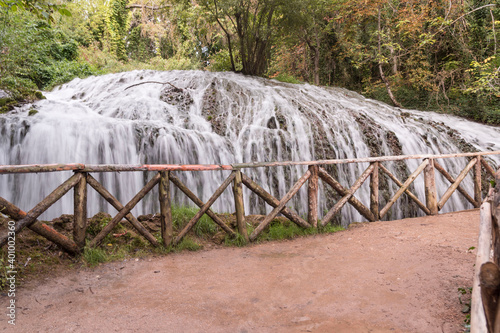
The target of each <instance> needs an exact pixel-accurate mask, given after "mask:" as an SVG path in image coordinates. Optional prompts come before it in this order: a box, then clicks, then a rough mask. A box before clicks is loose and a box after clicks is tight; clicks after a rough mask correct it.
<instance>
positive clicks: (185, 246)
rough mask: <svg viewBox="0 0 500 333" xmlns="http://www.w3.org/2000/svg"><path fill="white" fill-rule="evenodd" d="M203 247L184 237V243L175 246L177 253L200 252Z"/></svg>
mask: <svg viewBox="0 0 500 333" xmlns="http://www.w3.org/2000/svg"><path fill="white" fill-rule="evenodd" d="M202 248H203V246H201V245H200V244H198V243H196V242H195V241H194V240H192V239H191V238H190V237H187V236H186V237H184V238H183V239H182V241H181V242H180V243H179V244H177V246H175V248H174V250H175V251H176V252H179V251H183V250H188V251H198V250H201V249H202Z"/></svg>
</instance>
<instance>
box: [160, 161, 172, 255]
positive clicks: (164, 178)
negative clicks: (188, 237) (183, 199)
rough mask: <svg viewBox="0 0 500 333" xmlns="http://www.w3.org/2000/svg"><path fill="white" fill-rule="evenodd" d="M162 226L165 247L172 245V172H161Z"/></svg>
mask: <svg viewBox="0 0 500 333" xmlns="http://www.w3.org/2000/svg"><path fill="white" fill-rule="evenodd" d="M160 177H161V178H160V184H159V188H160V197H159V200H160V214H161V217H160V225H161V238H162V241H163V246H165V247H168V246H170V245H172V240H173V237H174V236H173V235H174V232H173V227H172V202H171V199H170V180H169V178H170V171H160Z"/></svg>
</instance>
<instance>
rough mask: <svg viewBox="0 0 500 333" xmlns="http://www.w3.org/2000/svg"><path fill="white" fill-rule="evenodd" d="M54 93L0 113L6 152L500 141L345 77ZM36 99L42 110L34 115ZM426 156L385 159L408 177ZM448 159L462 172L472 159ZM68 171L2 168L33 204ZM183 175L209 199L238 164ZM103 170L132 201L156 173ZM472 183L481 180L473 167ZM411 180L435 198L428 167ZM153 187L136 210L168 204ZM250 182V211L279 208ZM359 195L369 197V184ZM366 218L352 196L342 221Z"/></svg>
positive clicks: (101, 80)
mask: <svg viewBox="0 0 500 333" xmlns="http://www.w3.org/2000/svg"><path fill="white" fill-rule="evenodd" d="M151 81H154V82H159V83H152V82H151ZM146 82H149V83H146ZM167 82H168V84H167ZM139 83H143V84H139ZM160 83H163V84H160ZM137 84H139V85H137ZM44 94H45V96H46V97H47V99H45V100H41V101H38V102H36V103H34V104H32V105H26V106H23V107H22V108H19V109H17V110H14V111H12V112H10V113H8V114H3V115H0V134H1V135H0V164H6V165H9V164H44V163H89V164H142V163H148V164H156V163H162V164H163V163H165V164H230V163H235V162H251V161H259V162H264V161H287V160H290V161H307V160H315V159H334V158H339V159H343V158H357V157H369V156H375V155H380V156H382V155H398V154H442V153H458V152H463V151H487V150H500V139H499V138H500V128H497V127H491V126H486V125H480V124H476V123H472V122H468V121H465V120H462V119H459V118H456V117H451V116H446V115H440V114H435V113H431V112H419V111H410V110H400V109H396V108H393V107H390V106H387V105H385V104H383V103H380V102H377V101H373V100H368V99H365V98H364V97H362V96H360V95H358V94H356V93H353V92H350V91H348V90H344V89H338V88H324V87H316V86H312V85H308V84H301V85H294V84H286V83H281V82H277V81H273V80H266V79H261V78H254V77H245V76H242V75H239V74H234V73H210V72H202V71H171V72H156V71H133V72H127V73H120V74H110V75H105V76H99V77H90V78H87V79H75V80H73V81H71V82H69V83H67V84H64V85H62V86H60V87H57V88H56V89H54V90H53V91H52V92H46V93H44ZM33 109H34V110H37V111H38V112H37V113H36V114H34V115H31V116H30V115H29V111H30V110H33ZM32 113H33V112H32ZM420 162H421V161H419V160H408V161H406V162H400V163H387V164H385V165H386V167H388V168H389V169H390V170H392V171H394V172H395V173H397V174H398V177H399V178H400V179H401V180H402V181H404V180H405V179H406V177H407V175H408V172H410V173H411V172H413V171H414V170H415V169H416V167H417V166H418V164H419V163H420ZM490 162H492V163H496V165H500V157H498V156H497V157H491V159H490ZM440 163H442V164H443V165H444V166H445V168H446V169H447V170H448V171H449V172H450V173H451V174H453V175H454V176H457V175H458V173H459V172H460V171H461V170H462V169H463V168H464V167H465V165H466V163H467V160H466V159H453V160H441V161H440ZM367 166H368V164H349V165H342V166H339V167H336V168H329V171H330V172H332V173H333V174H334V175H335V177H336V178H337V179H338V180H339V181H340V182H341V183H342V184H343V185H344V186H348V187H350V185H352V183H353V182H354V181H355V179H356V178H357V177H358V176H359V175H360V174H361V173H362V172H363V171H364V169H365V168H366V167H367ZM305 170H306V167H277V168H273V169H267V168H259V169H253V170H245V171H244V172H245V173H246V174H248V175H249V176H250V177H252V178H253V179H254V180H256V181H257V182H258V183H259V184H260V185H261V186H263V187H264V188H266V189H267V190H268V191H270V192H271V193H272V194H273V195H274V196H276V197H278V198H280V197H282V196H283V195H284V194H285V193H286V192H287V191H288V189H289V188H290V187H291V186H292V185H293V183H294V182H295V181H296V180H297V179H298V178H299V177H300V176H301V175H302V174H303V173H304V172H305ZM70 175H71V173H70V172H59V173H50V174H37V175H35V174H19V175H0V196H2V197H5V198H6V199H7V200H10V201H12V202H13V203H15V204H16V205H18V206H19V207H21V208H22V209H24V210H29V209H31V208H32V207H33V206H34V205H35V204H36V203H38V202H39V201H40V200H41V199H42V198H43V197H44V196H46V195H47V194H48V193H50V191H52V190H53V189H54V188H55V187H57V186H58V185H59V184H61V183H62V182H63V181H64V180H65V179H67V178H68V177H69V176H70ZM178 175H179V176H180V177H181V179H182V180H183V181H184V182H185V183H186V184H187V185H188V187H189V188H190V189H192V190H193V191H194V192H195V193H196V194H197V195H198V196H199V197H200V198H201V199H202V200H203V201H206V200H207V199H208V198H209V197H210V196H211V194H212V193H213V192H214V191H215V189H216V188H217V187H218V186H219V185H220V184H221V183H222V181H223V180H224V178H225V177H227V175H228V171H210V172H201V173H200V172H184V173H178ZM94 176H95V177H96V178H97V179H98V180H99V181H100V182H102V183H103V185H104V186H105V187H106V188H107V189H109V190H110V192H111V193H113V194H114V195H115V196H116V197H117V198H118V199H119V200H120V201H121V202H122V203H123V204H125V203H126V202H128V200H130V199H131V198H132V196H133V195H134V194H135V193H137V192H138V191H139V190H140V189H141V188H142V186H144V184H145V182H146V181H147V179H149V178H150V177H151V176H152V173H143V172H123V173H106V174H94ZM320 184H321V182H320ZM437 186H438V189H439V191H440V195H441V194H442V193H443V192H444V191H445V190H446V189H447V188H448V184H447V182H446V181H445V180H444V179H442V178H441V177H438V179H437ZM463 186H464V187H465V188H466V189H468V190H470V191H471V190H472V186H473V185H472V181H471V179H470V177H468V178H467V179H466V181H465V182H464V185H463ZM385 187H386V191H385V194H384V198H382V203H381V204H384V200H387V198H388V196H389V195H390V194H391V193H394V192H395V191H396V190H397V187H396V186H395V185H393V184H392V185H391V184H389V185H387V184H386V185H385ZM412 190H413V191H414V192H415V193H416V194H417V196H418V197H419V198H420V199H421V200H422V201H424V202H425V196H424V188H423V180H422V176H420V177H419V178H417V180H416V182H415V185H414V187H413V188H412ZM155 191H157V189H154V191H153V192H152V193H151V194H149V195H148V196H147V197H146V198H145V200H143V201H142V202H141V203H140V204H139V205H138V206H137V207H136V208H135V209H134V211H133V212H134V213H135V214H137V215H139V214H143V213H154V212H157V211H158V210H159V208H158V203H157V192H155ZM320 191H321V193H320V198H321V200H320V207H319V210H320V215H322V214H324V212H325V210H327V209H328V208H329V207H331V205H332V203H334V202H335V200H336V199H335V198H334V197H332V193H331V191H330V190H327V189H326V188H325V187H324V186H323V185H320ZM244 194H245V206H246V210H247V214H250V213H251V214H254V213H265V212H266V211H267V212H268V211H270V207H269V206H266V205H264V204H262V202H260V201H259V200H258V199H257V198H256V197H255V196H254V195H251V192H250V191H249V190H245V192H244ZM306 194H307V191H306V189H305V187H304V188H303V189H302V190H301V191H300V192H299V194H298V197H297V198H296V199H295V200H294V201H293V202H291V203H290V204H289V206H292V207H293V208H295V209H296V210H297V211H298V212H299V214H307V204H306V202H307V201H306ZM356 196H357V197H358V199H360V200H361V201H362V202H364V203H365V204H368V203H369V188H368V184H364V185H363V187H362V188H361V190H360V191H359V192H358V193H356ZM173 197H174V200H175V202H176V204H178V205H186V204H190V205H192V204H191V203H190V202H189V199H187V198H186V197H185V196H184V195H183V194H182V193H180V192H179V191H174V192H173ZM72 201H73V198H72V195H70V194H69V195H66V196H65V197H63V198H62V199H61V200H60V201H59V202H57V203H56V204H55V205H54V206H53V207H51V208H50V210H49V211H48V212H47V213H45V214H44V215H43V216H42V218H46V219H47V218H52V217H55V216H59V215H60V214H62V213H67V214H71V213H72V211H73V203H72ZM233 207H234V206H233V198H232V193H231V191H230V190H229V189H228V190H226V192H225V194H224V195H223V196H222V197H221V198H219V199H218V200H217V201H216V202H215V204H214V206H213V208H214V210H216V211H219V212H233V211H234V208H233ZM467 208H472V206H471V205H469V204H467V203H466V202H464V201H463V199H462V198H461V197H460V195H459V194H454V195H453V196H452V198H451V199H450V201H449V202H448V203H447V204H446V206H445V208H444V209H443V211H444V212H446V211H454V210H461V209H467ZM101 210H104V211H108V212H110V213H112V214H113V213H114V211H115V210H114V209H113V208H111V207H110V206H109V205H108V204H107V203H106V202H104V201H103V200H100V199H99V198H98V195H97V194H96V193H95V192H94V191H93V190H91V189H89V216H92V215H93V214H95V213H96V212H98V211H101ZM413 214H415V211H414V209H412V208H411V205H410V203H409V202H408V201H407V199H405V198H403V199H402V200H400V201H398V203H397V204H396V205H395V206H394V207H393V208H392V211H391V216H390V218H391V219H394V218H401V217H406V216H410V215H413ZM363 220H364V219H363V217H361V216H360V215H359V214H358V213H357V212H356V211H355V210H354V209H353V208H351V207H349V206H346V207H345V208H343V210H342V217H341V222H342V223H343V224H344V225H345V224H348V223H349V222H350V221H363Z"/></svg>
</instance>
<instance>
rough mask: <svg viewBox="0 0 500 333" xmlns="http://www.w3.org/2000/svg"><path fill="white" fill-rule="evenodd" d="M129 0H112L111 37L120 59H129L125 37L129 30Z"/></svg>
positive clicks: (109, 28)
mask: <svg viewBox="0 0 500 333" xmlns="http://www.w3.org/2000/svg"><path fill="white" fill-rule="evenodd" d="M127 3H128V0H111V2H110V6H109V16H108V30H109V34H110V38H111V50H112V51H113V52H114V53H115V55H116V57H117V58H118V60H122V61H126V60H127V59H128V57H127V53H126V48H125V39H126V34H127V31H128V11H127V9H126V7H127Z"/></svg>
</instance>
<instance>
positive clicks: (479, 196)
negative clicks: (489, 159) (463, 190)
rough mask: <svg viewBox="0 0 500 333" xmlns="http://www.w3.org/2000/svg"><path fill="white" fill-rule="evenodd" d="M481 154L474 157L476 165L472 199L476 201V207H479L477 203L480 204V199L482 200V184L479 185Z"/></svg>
mask: <svg viewBox="0 0 500 333" xmlns="http://www.w3.org/2000/svg"><path fill="white" fill-rule="evenodd" d="M481 160H482V158H481V156H478V157H477V158H476V165H475V168H474V200H475V201H476V202H477V206H475V207H476V208H479V205H480V204H481V201H483V198H482V194H481V191H482V185H481V171H482V168H481Z"/></svg>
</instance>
